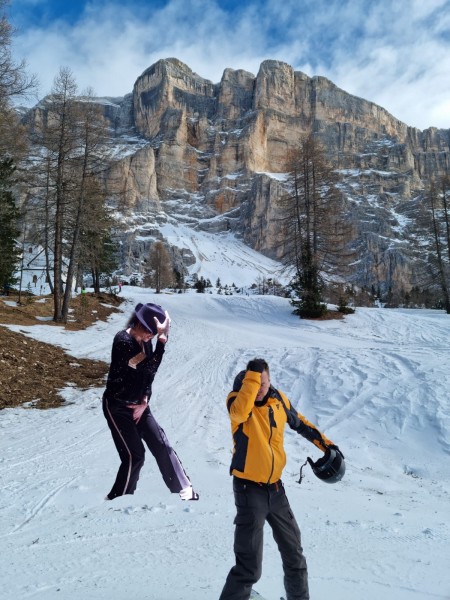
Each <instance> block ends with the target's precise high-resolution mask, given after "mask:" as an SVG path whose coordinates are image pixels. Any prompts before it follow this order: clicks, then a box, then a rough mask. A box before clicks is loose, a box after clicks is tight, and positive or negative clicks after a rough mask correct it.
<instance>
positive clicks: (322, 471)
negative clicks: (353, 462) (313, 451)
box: [308, 448, 345, 483]
mask: <svg viewBox="0 0 450 600" xmlns="http://www.w3.org/2000/svg"><path fill="white" fill-rule="evenodd" d="M308 462H309V464H310V465H311V469H312V470H313V471H314V475H316V476H317V477H318V478H319V479H321V480H322V481H325V482H326V483H336V482H337V481H340V480H341V479H342V478H343V477H344V473H345V462H344V457H343V455H342V453H341V452H339V450H335V449H334V448H327V449H326V451H325V454H324V455H323V456H322V458H319V460H317V461H316V462H313V461H312V460H311V459H310V458H309V456H308Z"/></svg>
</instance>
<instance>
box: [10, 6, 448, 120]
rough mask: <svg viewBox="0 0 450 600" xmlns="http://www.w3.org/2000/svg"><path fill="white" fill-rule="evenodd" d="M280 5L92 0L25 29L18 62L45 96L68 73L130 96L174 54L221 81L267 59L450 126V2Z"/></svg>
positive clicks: (83, 83)
mask: <svg viewBox="0 0 450 600" xmlns="http://www.w3.org/2000/svg"><path fill="white" fill-rule="evenodd" d="M300 6H301V8H299V3H298V0H295V1H294V0H286V1H285V2H283V3H282V4H280V3H279V2H278V1H275V0H265V1H259V2H258V1H257V0H254V2H250V3H246V4H244V5H243V6H241V7H240V8H237V9H236V10H235V11H234V12H233V13H232V14H230V13H229V12H226V11H225V10H223V9H222V8H220V6H219V5H218V3H216V2H213V1H207V0H191V1H190V2H186V1H184V0H170V1H169V2H168V3H167V4H166V5H165V6H163V7H162V8H159V9H155V10H153V11H151V10H149V9H148V5H146V4H145V3H142V2H141V3H140V6H139V7H138V8H136V9H135V10H134V12H133V11H131V9H130V8H129V7H128V8H127V6H121V5H120V4H115V3H112V2H109V3H107V4H100V5H99V3H94V2H92V3H91V4H89V5H88V6H87V8H86V10H85V13H84V15H83V17H82V18H81V19H80V20H79V21H78V22H76V23H75V24H74V25H73V26H69V25H67V24H64V23H62V22H58V23H51V24H50V25H49V26H48V27H46V28H45V29H44V28H37V27H31V28H29V29H27V28H24V29H23V30H22V32H21V34H20V36H19V38H18V39H17V44H16V52H15V54H16V56H17V55H18V57H19V58H22V57H23V58H26V60H27V62H28V64H29V70H30V71H32V72H35V73H37V75H38V77H39V78H40V81H41V95H44V94H45V93H47V92H48V91H49V90H50V88H51V85H52V81H53V78H54V76H55V75H56V73H57V72H58V70H59V67H60V66H68V67H70V68H71V70H72V71H73V73H74V75H75V77H76V79H77V81H78V83H79V86H80V89H83V88H85V87H88V86H91V87H93V88H94V90H95V92H96V93H97V94H99V95H109V96H120V95H124V94H126V93H129V92H131V91H132V88H133V84H134V82H135V80H136V78H137V77H138V76H139V75H140V74H141V73H142V72H143V71H144V70H145V69H146V68H148V67H149V66H150V65H151V64H153V63H154V62H156V61H157V60H159V59H160V58H167V57H172V56H173V57H176V58H178V59H180V60H181V61H183V62H184V63H186V64H187V65H188V66H189V67H190V68H191V69H192V70H193V71H195V72H196V73H198V74H199V75H200V76H202V77H204V78H206V79H210V80H212V81H213V82H218V81H220V78H221V77H222V73H223V71H224V69H226V68H228V67H229V68H234V69H245V70H247V71H250V72H252V73H254V74H255V75H256V73H257V72H258V70H259V65H260V63H261V62H262V61H263V60H265V59H277V60H283V61H284V62H287V63H288V64H291V65H292V66H293V67H294V68H295V69H298V70H302V71H304V72H305V73H307V74H308V75H310V76H313V75H324V76H326V77H328V78H329V79H331V80H332V81H333V82H334V83H336V84H337V85H338V86H339V87H341V88H343V89H344V90H346V91H348V92H350V93H353V94H356V95H358V96H361V97H363V98H366V99H367V100H370V101H373V102H375V103H377V104H380V105H381V106H383V107H384V108H386V109H387V110H389V111H390V112H391V113H392V114H393V115H394V116H395V117H397V118H399V119H400V120H402V121H404V122H405V123H407V124H408V125H412V126H416V127H419V128H421V129H424V128H426V127H428V126H430V125H436V126H439V127H443V128H450V112H449V103H450V80H449V78H448V73H449V72H450V71H449V67H450V64H449V63H450V59H449V58H448V56H449V54H450V53H449V29H450V13H449V11H448V10H447V9H448V8H449V6H450V1H449V0H428V2H426V3H424V2H422V1H420V0H414V1H413V2H411V1H410V0H384V1H381V2H378V3H372V2H370V1H368V0H362V1H361V2H358V3H355V2H349V1H347V2H345V1H344V2H343V1H337V0H327V1H326V2H325V0H320V1H316V2H311V1H310V0H305V2H304V3H303V4H301V5H300Z"/></svg>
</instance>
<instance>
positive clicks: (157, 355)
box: [144, 339, 166, 400]
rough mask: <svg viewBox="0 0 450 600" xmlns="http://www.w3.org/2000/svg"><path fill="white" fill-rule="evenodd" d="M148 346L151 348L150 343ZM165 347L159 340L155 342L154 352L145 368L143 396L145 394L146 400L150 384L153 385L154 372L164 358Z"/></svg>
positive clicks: (150, 388)
mask: <svg viewBox="0 0 450 600" xmlns="http://www.w3.org/2000/svg"><path fill="white" fill-rule="evenodd" d="M149 345H150V346H151V342H149ZM165 346H166V343H165V342H161V341H160V340H159V339H158V340H157V342H156V348H155V351H154V352H153V353H152V356H151V358H150V361H149V364H148V365H147V367H146V376H147V377H146V385H145V389H144V394H145V396H147V400H148V398H149V397H150V396H151V393H152V383H153V380H154V379H155V375H156V372H157V370H158V369H159V365H160V364H161V362H162V359H163V356H164V351H165Z"/></svg>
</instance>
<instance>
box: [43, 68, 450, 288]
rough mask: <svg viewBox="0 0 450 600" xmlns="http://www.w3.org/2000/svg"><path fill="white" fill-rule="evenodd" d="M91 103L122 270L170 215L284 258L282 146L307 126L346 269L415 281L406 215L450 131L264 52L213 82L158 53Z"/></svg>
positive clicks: (370, 277)
mask: <svg viewBox="0 0 450 600" xmlns="http://www.w3.org/2000/svg"><path fill="white" fill-rule="evenodd" d="M98 102H100V103H101V104H102V106H103V107H104V114H105V117H106V118H107V119H108V121H109V122H110V124H111V134H112V135H113V136H114V137H115V138H116V142H117V147H118V148H119V150H118V151H117V154H116V160H115V162H114V165H113V166H112V168H111V170H110V171H109V172H108V173H107V174H106V175H105V179H104V185H105V188H106V189H107V191H108V193H109V194H110V196H111V198H114V197H116V196H117V192H122V193H121V195H120V197H121V201H120V211H121V226H120V229H121V232H120V237H121V240H122V242H123V244H122V248H123V256H122V259H123V266H124V269H126V270H127V271H128V272H131V271H136V270H139V269H140V268H141V265H142V261H143V259H144V258H145V256H146V255H147V253H148V250H149V246H150V245H151V243H152V242H153V241H154V240H155V239H161V238H164V236H163V234H162V229H161V228H162V226H163V225H164V224H167V223H171V224H175V225H176V224H177V223H182V224H187V225H189V226H190V227H191V228H192V229H193V230H195V229H202V230H207V231H211V232H215V233H216V234H217V235H220V233H221V232H225V231H226V232H232V233H234V234H235V235H236V236H239V237H240V238H241V239H242V240H243V241H244V242H245V243H246V244H247V245H249V246H251V247H252V248H253V249H256V250H258V251H259V252H261V253H263V254H265V255H266V256H269V257H271V258H275V259H279V258H280V256H281V255H282V252H283V239H282V235H281V232H280V229H279V223H278V221H277V214H278V201H279V198H280V196H281V195H282V194H283V193H284V190H285V188H284V181H285V174H286V171H287V169H288V167H287V154H288V151H289V150H291V149H295V148H296V147H297V146H298V142H299V139H300V138H301V136H303V135H304V134H308V133H310V132H314V133H315V134H316V135H317V136H318V137H319V139H320V141H321V142H322V143H323V145H324V146H325V148H326V149H327V153H328V157H329V159H330V160H331V161H332V163H333V165H334V167H335V168H336V170H338V171H339V172H340V174H341V176H342V190H343V192H344V194H345V196H346V199H347V204H348V217H347V218H349V219H351V220H352V221H353V224H354V227H355V236H356V238H355V242H356V244H357V247H358V254H359V257H358V258H359V260H358V262H357V265H356V266H355V271H354V274H353V280H354V281H355V282H356V283H358V284H359V285H364V286H366V287H370V286H371V285H381V287H382V288H383V287H384V288H387V287H389V286H392V287H396V288H398V289H400V288H404V289H406V290H407V289H409V288H410V287H411V286H413V285H415V284H417V283H419V280H418V277H419V275H418V273H419V271H420V269H419V268H418V267H419V265H420V262H421V259H422V257H421V255H420V251H419V250H418V246H417V244H412V243H411V239H414V235H415V230H414V218H413V217H414V214H415V212H416V210H417V207H418V204H420V202H421V201H422V194H423V189H424V184H425V183H426V181H427V180H428V179H429V178H430V176H431V175H434V176H437V175H440V174H444V173H445V172H448V169H449V157H450V148H449V146H450V130H442V129H440V130H438V129H435V128H430V129H427V130H425V131H420V130H418V129H415V128H412V127H408V126H407V125H406V124H404V123H402V122H401V121H399V120H398V119H396V118H395V117H393V116H392V115H391V114H389V113H388V112H387V111H386V110H385V109H384V108H382V107H380V106H377V105H376V104H374V103H372V102H370V101H368V100H364V99H361V98H357V97H355V96H352V95H351V94H348V93H346V92H345V91H343V90H341V89H339V88H338V87H337V86H336V85H334V84H333V83H332V82H331V81H329V80H328V79H326V78H324V77H312V78H311V77H308V76H307V75H305V74H304V73H301V72H297V71H294V69H293V68H292V67H291V66H289V65H288V64H286V63H283V62H279V61H273V60H267V61H264V62H263V63H262V64H261V66H260V69H259V72H258V74H257V75H256V76H255V75H253V74H252V73H249V72H246V71H243V70H237V71H235V70H232V69H226V70H225V71H224V73H223V76H222V79H221V81H220V82H219V83H212V82H211V81H209V80H206V79H203V78H202V77H200V76H199V75H197V74H196V73H194V72H193V71H192V70H191V69H190V68H189V67H188V66H187V65H185V64H183V63H182V62H180V61H179V60H177V59H175V58H170V59H166V60H160V61H158V62H157V63H155V64H154V65H152V66H151V67H149V68H148V69H147V70H146V71H145V72H144V73H142V75H141V76H140V77H139V78H138V79H137V81H136V83H135V85H134V89H133V91H132V93H131V94H129V95H127V96H125V97H124V98H120V99H113V98H107V99H98ZM34 110H35V114H36V115H37V114H38V112H39V111H37V110H36V109H34ZM41 110H42V109H41ZM172 253H173V256H174V259H175V260H176V262H177V266H178V268H184V269H187V268H188V267H189V266H190V265H192V262H193V261H194V257H193V255H192V253H191V252H189V251H188V249H187V245H186V247H185V246H184V244H183V240H180V241H179V243H178V245H177V246H176V247H175V246H174V245H173V247H172Z"/></svg>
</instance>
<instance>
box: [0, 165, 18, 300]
mask: <svg viewBox="0 0 450 600" xmlns="http://www.w3.org/2000/svg"><path fill="white" fill-rule="evenodd" d="M14 171H15V167H14V166H13V161H12V159H11V158H9V159H4V160H3V161H1V162H0V285H1V286H3V288H6V289H9V286H11V285H12V284H13V283H14V271H15V270H16V266H17V262H18V260H19V252H20V249H19V246H18V245H17V237H18V235H19V229H18V227H17V222H18V219H19V216H20V213H19V210H18V208H17V207H16V203H15V201H14V196H13V194H12V191H11V186H12V183H13V181H12V179H13V174H14Z"/></svg>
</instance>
